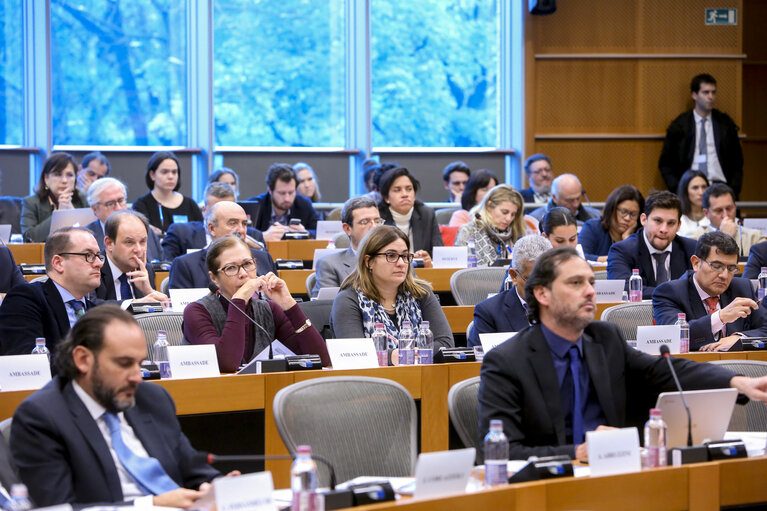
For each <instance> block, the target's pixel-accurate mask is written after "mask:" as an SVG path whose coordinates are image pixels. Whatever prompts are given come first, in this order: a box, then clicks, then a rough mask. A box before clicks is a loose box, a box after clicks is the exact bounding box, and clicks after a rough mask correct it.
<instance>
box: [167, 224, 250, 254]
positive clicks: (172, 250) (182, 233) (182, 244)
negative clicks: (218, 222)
mask: <svg viewBox="0 0 767 511" xmlns="http://www.w3.org/2000/svg"><path fill="white" fill-rule="evenodd" d="M248 236H250V237H251V238H254V239H255V240H256V241H259V242H261V243H264V235H263V234H262V233H261V231H259V230H258V229H254V228H252V227H248ZM207 244H208V239H207V237H206V236H205V225H204V224H203V222H187V223H185V224H170V227H168V232H167V233H165V237H164V238H163V239H162V249H163V254H165V260H166V261H172V260H174V259H175V258H177V257H178V256H182V255H186V251H187V250H188V249H190V248H191V249H195V248H205V246H206V245H207Z"/></svg>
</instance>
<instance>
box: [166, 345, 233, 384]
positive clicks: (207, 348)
mask: <svg viewBox="0 0 767 511" xmlns="http://www.w3.org/2000/svg"><path fill="white" fill-rule="evenodd" d="M168 362H170V373H171V378H173V379H174V380H176V379H184V378H210V377H213V376H219V375H220V374H221V371H219V369H218V358H217V357H216V347H215V346H214V345H212V344H199V345H195V346H168Z"/></svg>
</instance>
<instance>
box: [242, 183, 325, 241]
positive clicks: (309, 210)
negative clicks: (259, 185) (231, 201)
mask: <svg viewBox="0 0 767 511" xmlns="http://www.w3.org/2000/svg"><path fill="white" fill-rule="evenodd" d="M247 200H249V201H258V202H260V203H261V207H260V209H259V210H258V218H257V219H255V220H253V224H254V227H255V228H256V229H258V230H260V231H265V230H267V229H269V227H270V226H271V219H272V194H271V193H269V192H264V193H262V194H261V195H257V196H255V197H248V199H247ZM288 218H300V219H301V224H302V225H303V226H304V227H305V228H306V230H307V231H309V232H310V233H312V236H314V234H315V232H316V231H317V212H316V211H314V206H312V201H310V200H309V199H307V198H306V197H304V196H302V195H299V194H296V200H295V201H294V202H293V207H292V208H290V215H289V216H288Z"/></svg>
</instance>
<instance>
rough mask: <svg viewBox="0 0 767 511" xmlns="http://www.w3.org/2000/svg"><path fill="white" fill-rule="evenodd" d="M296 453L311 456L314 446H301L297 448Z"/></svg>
mask: <svg viewBox="0 0 767 511" xmlns="http://www.w3.org/2000/svg"><path fill="white" fill-rule="evenodd" d="M296 453H298V454H307V455H308V454H311V453H312V446H311V445H299V446H298V447H296Z"/></svg>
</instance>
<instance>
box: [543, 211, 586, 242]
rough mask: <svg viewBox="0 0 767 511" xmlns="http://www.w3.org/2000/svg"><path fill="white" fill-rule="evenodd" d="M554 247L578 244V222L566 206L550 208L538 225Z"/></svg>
mask: <svg viewBox="0 0 767 511" xmlns="http://www.w3.org/2000/svg"><path fill="white" fill-rule="evenodd" d="M538 227H539V228H540V230H541V236H543V237H544V238H546V239H547V240H549V242H550V243H551V246H552V247H554V248H557V247H562V246H568V247H573V248H575V247H577V246H578V223H577V220H575V216H574V215H573V214H572V213H571V212H570V210H569V209H567V208H551V209H550V210H549V211H548V212H547V213H546V214H545V215H543V219H542V220H541V223H540V224H539V226H538Z"/></svg>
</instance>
